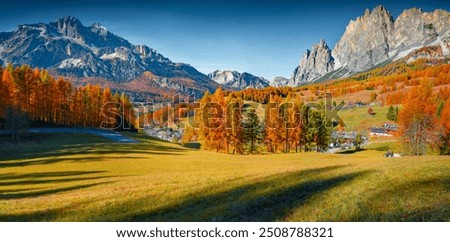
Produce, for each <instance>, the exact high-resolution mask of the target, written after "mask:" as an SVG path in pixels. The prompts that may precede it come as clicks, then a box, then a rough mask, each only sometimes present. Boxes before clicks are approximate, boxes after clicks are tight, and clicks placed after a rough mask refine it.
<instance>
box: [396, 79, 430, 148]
mask: <svg viewBox="0 0 450 242" xmlns="http://www.w3.org/2000/svg"><path fill="white" fill-rule="evenodd" d="M398 122H399V125H400V134H401V136H402V138H403V143H404V145H405V149H406V151H407V153H409V154H411V155H424V154H426V151H427V148H428V147H430V146H431V145H433V144H436V143H437V141H438V132H437V131H438V130H437V127H438V120H437V118H436V99H435V96H434V95H433V93H432V88H431V85H430V84H429V83H426V82H423V83H422V84H421V85H419V86H417V87H414V88H413V89H412V90H411V91H410V92H409V93H408V94H407V95H406V97H405V99H404V101H403V108H402V110H401V111H400V113H399V117H398Z"/></svg>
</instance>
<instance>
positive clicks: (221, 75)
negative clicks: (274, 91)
mask: <svg viewBox="0 0 450 242" xmlns="http://www.w3.org/2000/svg"><path fill="white" fill-rule="evenodd" d="M208 77H209V78H211V80H213V81H215V82H217V83H218V84H220V85H223V86H225V87H229V88H232V89H238V90H242V89H246V88H256V89H260V88H264V87H267V86H269V81H268V80H266V79H264V78H263V77H257V76H254V75H252V74H250V73H247V72H244V73H239V72H237V71H220V70H217V71H214V72H212V73H210V74H208Z"/></svg>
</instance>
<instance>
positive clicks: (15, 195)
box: [0, 178, 109, 221]
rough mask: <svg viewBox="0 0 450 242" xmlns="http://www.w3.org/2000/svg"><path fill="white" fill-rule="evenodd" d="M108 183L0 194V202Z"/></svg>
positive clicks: (100, 183) (101, 183)
mask: <svg viewBox="0 0 450 242" xmlns="http://www.w3.org/2000/svg"><path fill="white" fill-rule="evenodd" d="M94 179H100V178H92V179H91V180H94ZM108 183H109V182H98V183H92V184H86V185H77V186H69V187H63V188H55V189H45V190H38V191H36V190H34V191H31V190H28V191H25V192H24V191H22V192H17V193H7V194H2V193H1V192H0V200H11V199H20V198H34V197H40V196H45V195H53V194H58V193H62V192H69V191H74V190H79V189H84V188H90V187H94V186H99V185H104V184H108ZM0 221H1V219H0Z"/></svg>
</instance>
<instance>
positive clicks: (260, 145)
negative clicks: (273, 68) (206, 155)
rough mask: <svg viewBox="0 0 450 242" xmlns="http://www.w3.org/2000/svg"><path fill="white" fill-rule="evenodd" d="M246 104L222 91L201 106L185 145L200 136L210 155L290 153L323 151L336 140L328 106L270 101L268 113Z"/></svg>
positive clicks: (293, 98) (275, 98)
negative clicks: (327, 111) (326, 110)
mask: <svg viewBox="0 0 450 242" xmlns="http://www.w3.org/2000/svg"><path fill="white" fill-rule="evenodd" d="M256 105H257V104H255V103H253V105H252V104H249V103H247V104H244V102H243V100H242V99H241V98H240V97H238V96H237V95H235V94H234V93H230V94H229V95H228V96H225V95H224V92H223V91H222V90H221V89H217V90H216V92H215V93H214V94H212V95H211V94H209V93H206V94H205V96H204V97H203V98H202V99H201V100H200V108H199V109H197V110H196V112H195V117H194V119H193V120H194V122H193V123H191V127H187V128H186V130H185V133H184V137H183V141H184V142H188V141H189V140H190V139H191V137H194V136H196V137H197V138H198V140H200V141H202V144H203V146H204V148H205V149H207V150H214V151H216V152H224V153H239V154H242V153H261V152H265V151H267V152H273V153H280V152H283V153H289V152H292V151H295V152H299V151H301V150H304V151H313V150H316V151H324V150H326V149H327V148H328V145H329V143H330V140H331V122H327V117H326V112H325V106H324V105H305V104H304V103H303V102H302V101H301V98H300V97H298V96H292V94H288V95H287V97H286V98H282V97H280V96H278V95H270V97H269V100H268V103H267V104H266V106H265V108H262V107H261V106H259V107H257V106H256Z"/></svg>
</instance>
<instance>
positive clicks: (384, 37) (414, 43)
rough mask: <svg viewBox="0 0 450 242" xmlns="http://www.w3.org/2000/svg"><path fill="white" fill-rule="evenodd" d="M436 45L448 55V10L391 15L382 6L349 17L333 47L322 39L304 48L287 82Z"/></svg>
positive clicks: (337, 73) (356, 68)
mask: <svg viewBox="0 0 450 242" xmlns="http://www.w3.org/2000/svg"><path fill="white" fill-rule="evenodd" d="M427 46H436V47H437V48H438V52H439V53H440V58H444V56H446V55H449V48H450V13H449V12H448V11H445V10H435V11H434V12H430V13H427V12H423V10H421V9H418V8H412V9H408V10H405V11H403V13H401V14H400V16H398V17H397V19H394V18H393V17H392V15H391V14H390V13H389V11H388V10H387V9H386V8H384V7H383V6H378V7H376V8H375V9H373V10H372V11H370V10H369V9H366V11H365V12H364V15H362V16H361V17H358V18H357V19H356V20H351V21H350V23H349V24H348V25H347V28H346V29H345V32H344V34H343V35H342V37H341V39H340V40H339V41H338V42H337V43H336V45H335V46H334V48H333V50H331V53H330V49H329V48H328V46H327V45H326V44H325V42H324V41H323V40H322V41H321V42H320V43H319V44H316V45H314V46H313V48H312V50H307V51H306V53H305V54H304V55H303V57H302V59H301V61H300V64H299V66H298V67H297V68H296V69H295V70H294V73H293V75H292V78H291V80H290V82H289V85H290V86H298V85H301V84H304V83H309V82H315V81H322V80H327V79H332V78H338V77H342V76H347V75H350V74H353V73H356V72H361V71H365V70H368V69H371V68H374V67H376V66H379V65H383V64H385V63H388V62H391V61H395V60H398V59H400V58H403V57H405V56H407V55H409V54H410V53H412V52H414V51H416V50H418V49H420V48H422V47H427Z"/></svg>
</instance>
